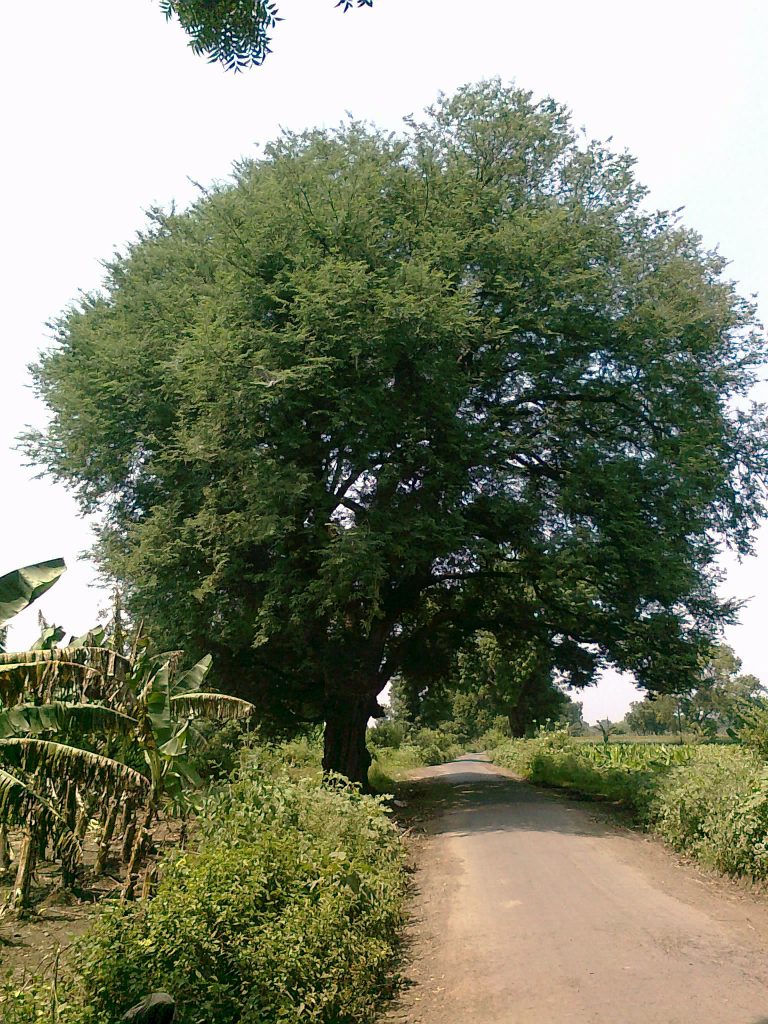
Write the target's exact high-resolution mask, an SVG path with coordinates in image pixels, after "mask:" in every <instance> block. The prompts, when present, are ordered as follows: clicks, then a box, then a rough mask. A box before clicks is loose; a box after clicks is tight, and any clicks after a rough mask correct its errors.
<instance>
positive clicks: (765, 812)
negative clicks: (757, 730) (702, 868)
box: [652, 746, 768, 879]
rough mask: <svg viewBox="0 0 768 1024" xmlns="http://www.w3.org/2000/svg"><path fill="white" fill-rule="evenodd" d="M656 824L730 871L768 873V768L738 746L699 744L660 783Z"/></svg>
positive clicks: (680, 844)
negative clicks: (686, 763) (682, 764)
mask: <svg viewBox="0 0 768 1024" xmlns="http://www.w3.org/2000/svg"><path fill="white" fill-rule="evenodd" d="M652 824H653V826H654V828H655V829H656V830H657V831H658V832H659V833H661V835H662V836H663V837H664V838H665V839H666V840H667V841H668V842H670V843H671V844H672V845H673V846H674V847H675V849H677V850H681V851H683V852H686V853H692V854H694V855H695V856H697V857H699V858H700V859H701V860H703V861H704V862H705V863H707V864H709V865H710V866H712V867H715V868H717V869H718V870H720V871H724V872H726V873H727V874H730V875H747V876H750V877H751V878H754V879H757V878H766V877H768V850H767V849H766V844H767V842H768V768H766V766H765V765H764V764H763V763H762V762H761V761H760V760H759V759H758V758H757V757H755V756H754V755H753V754H752V753H750V752H749V751H747V750H743V749H741V748H739V747H718V746H712V747H706V746H702V747H698V748H697V749H696V751H695V754H694V757H693V760H692V761H691V764H690V765H689V766H688V767H679V768H674V769H672V770H671V771H670V772H669V773H668V774H667V775H666V777H665V778H663V779H661V780H660V782H659V785H658V792H657V799H656V801H655V804H654V807H653V814H652Z"/></svg>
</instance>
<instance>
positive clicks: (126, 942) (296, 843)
mask: <svg viewBox="0 0 768 1024" xmlns="http://www.w3.org/2000/svg"><path fill="white" fill-rule="evenodd" d="M199 824H200V833H201V839H200V845H199V849H198V850H197V852H195V853H191V854H184V855H178V856H176V857H175V858H173V859H171V860H170V861H168V862H167V863H166V865H165V868H164V871H163V874H162V879H161V881H160V884H159V887H158V891H157V894H156V896H155V897H154V899H152V900H151V901H148V902H145V903H140V904H131V905H127V906H116V907H112V908H110V909H108V910H106V911H105V912H103V914H102V915H101V917H100V918H99V920H98V921H97V923H96V925H95V927H94V928H93V929H92V931H91V932H90V934H89V935H88V936H87V937H86V938H85V939H84V940H82V941H81V942H80V943H79V945H78V947H77V950H76V952H75V954H74V956H73V958H72V961H71V970H72V980H70V981H69V982H66V983H65V984H64V985H63V987H62V992H61V994H60V1000H61V1005H60V1009H59V1013H60V1016H59V1020H60V1021H61V1024H113V1021H114V1020H115V1019H116V1017H117V1016H119V1013H120V1012H123V1011H124V1010H125V1009H126V1008H127V1007H129V1006H130V1005H131V1004H132V1003H134V1002H136V1001H138V999H139V998H140V997H141V996H142V995H144V994H146V992H148V991H151V990H155V989H163V990H166V991H169V992H171V994H173V995H174V997H175V998H176V999H177V1000H178V1016H177V1021H178V1022H179V1024H212V1022H216V1024H236V1022H237V1024H267V1022H270V1024H271V1022H278V1021H279V1022H281V1024H299V1022H302V1024H304V1022H317V1024H321V1022H322V1024H347V1022H348V1024H352V1022H356V1024H357V1022H361V1021H367V1020H369V1019H372V1016H373V1014H374V1011H375V1009H376V1006H377V1003H378V1002H379V999H380V995H381V991H382V990H383V989H384V988H386V987H387V985H388V979H389V978H390V976H391V970H392V966H393V955H394V952H395V948H396V937H397V933H398V929H399V927H400V925H401V923H402V919H403V901H404V895H405V883H404V877H405V876H404V874H403V871H402V857H403V851H402V847H401V843H400V840H399V838H398V836H397V833H396V831H395V828H394V826H393V825H392V823H391V822H390V821H389V819H388V818H387V816H386V813H385V809H384V807H383V805H382V803H381V801H380V800H378V799H376V798H372V797H366V796H362V795H361V794H360V793H359V792H358V791H357V790H356V789H355V788H354V787H351V786H348V785H346V784H344V783H343V782H342V781H341V780H339V782H338V783H337V784H335V785H332V786H327V785H326V786H323V785H322V784H321V783H320V782H319V780H318V779H312V778H306V777H305V778H301V779H298V780H292V779H290V778H289V777H288V775H287V772H286V771H285V770H284V769H283V770H281V769H279V767H276V759H275V757H274V755H271V754H266V755H261V754H259V753H257V752H254V753H252V754H251V756H250V759H249V763H248V764H247V765H246V767H245V768H244V769H243V771H242V773H241V776H240V778H239V779H238V780H237V781H235V782H234V783H233V784H232V785H231V786H229V787H228V788H226V789H224V790H223V791H221V792H220V793H219V794H218V795H216V796H214V797H212V798H211V799H210V801H209V804H208V806H207V809H206V811H205V813H204V815H203V817H202V818H201V820H200V822H199ZM29 999H31V996H30V997H29ZM28 1001H29V1000H28ZM17 1002H19V1000H18V999H17ZM9 1005H12V1004H9ZM32 1005H33V1004H32V1002H29V1006H30V1007H31V1006H32ZM23 1009H24V1008H23ZM14 1012H15V1009H14ZM19 1012H21V1011H19ZM24 1012H26V1010H24ZM4 1019H5V1018H4ZM10 1019H13V1018H10ZM37 1019H40V1018H38V1017H35V1016H32V1010H30V1011H29V1013H28V1015H27V1016H23V1015H21V1016H19V1013H17V1017H16V1020H15V1021H14V1024H17V1021H18V1024H22V1022H24V1024H26V1022H27V1021H29V1022H31V1021H33V1020H37ZM42 1019H45V1018H42Z"/></svg>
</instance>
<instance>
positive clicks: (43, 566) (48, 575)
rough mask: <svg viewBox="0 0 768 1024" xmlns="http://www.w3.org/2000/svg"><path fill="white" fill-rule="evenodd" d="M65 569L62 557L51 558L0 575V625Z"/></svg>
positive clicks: (46, 587)
mask: <svg viewBox="0 0 768 1024" xmlns="http://www.w3.org/2000/svg"><path fill="white" fill-rule="evenodd" d="M66 569H67V566H66V563H65V562H64V559H63V558H52V559H50V561H47V562H37V563H36V564H35V565H26V566H24V568H22V569H14V570H13V572H9V573H6V575H5V576H0V626H4V625H5V624H6V623H7V622H9V621H10V620H11V619H12V618H13V617H14V615H18V613H19V612H21V611H23V610H24V609H25V608H26V607H27V606H28V605H30V604H32V602H33V601H36V600H37V599H38V598H39V597H42V596H43V594H44V593H45V592H46V591H47V590H50V588H51V587H52V586H53V585H54V583H56V581H57V580H58V579H60V577H61V576H62V574H63V573H64V572H66Z"/></svg>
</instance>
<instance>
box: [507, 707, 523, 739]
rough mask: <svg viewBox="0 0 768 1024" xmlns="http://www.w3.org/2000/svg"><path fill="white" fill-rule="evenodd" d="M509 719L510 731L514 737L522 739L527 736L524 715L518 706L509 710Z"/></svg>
mask: <svg viewBox="0 0 768 1024" xmlns="http://www.w3.org/2000/svg"><path fill="white" fill-rule="evenodd" d="M507 721H508V722H509V732H510V735H511V736H512V738H513V739H516V740H521V739H523V738H524V737H525V733H526V726H527V723H526V722H525V720H524V718H523V716H522V715H521V714H520V710H519V709H518V708H512V709H511V710H510V711H508V712H507Z"/></svg>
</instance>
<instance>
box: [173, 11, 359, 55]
mask: <svg viewBox="0 0 768 1024" xmlns="http://www.w3.org/2000/svg"><path fill="white" fill-rule="evenodd" d="M355 2H356V3H357V6H358V7H372V6H373V0H337V3H336V6H337V7H341V8H342V9H343V10H344V11H348V10H349V9H350V8H351V7H352V6H353V5H354V3H355ZM160 7H161V9H162V11H163V13H164V14H165V16H166V18H168V19H170V18H172V17H173V16H174V15H175V16H176V17H177V18H178V20H179V24H180V25H181V27H182V28H183V29H184V31H185V32H186V33H187V34H188V35H189V36H190V42H189V45H190V47H191V48H192V50H193V51H194V53H196V54H205V55H206V56H207V57H208V60H209V62H210V63H214V62H216V61H218V62H219V63H221V64H223V65H224V67H225V68H227V70H229V71H242V70H244V69H245V68H248V67H256V66H258V65H259V64H262V63H263V62H264V60H265V59H266V57H267V56H268V55H269V54H270V53H271V52H272V51H271V49H270V45H269V44H270V42H271V38H270V33H271V30H272V29H273V28H274V27H275V25H276V24H277V22H278V21H281V20H282V19H281V18H279V17H278V8H277V4H276V3H274V2H273V0H160Z"/></svg>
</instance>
